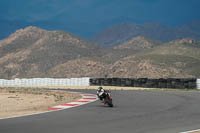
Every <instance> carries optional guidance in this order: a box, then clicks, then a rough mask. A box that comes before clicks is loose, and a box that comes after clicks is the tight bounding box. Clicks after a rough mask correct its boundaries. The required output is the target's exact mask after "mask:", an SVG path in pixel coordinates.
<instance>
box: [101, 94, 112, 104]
mask: <svg viewBox="0 0 200 133" xmlns="http://www.w3.org/2000/svg"><path fill="white" fill-rule="evenodd" d="M102 103H104V104H107V105H108V106H109V107H113V102H112V96H111V93H110V91H105V93H104V95H103V97H102Z"/></svg>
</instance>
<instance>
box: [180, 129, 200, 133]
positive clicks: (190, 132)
mask: <svg viewBox="0 0 200 133" xmlns="http://www.w3.org/2000/svg"><path fill="white" fill-rule="evenodd" d="M194 132H200V129H196V130H191V131H186V132H180V133H194Z"/></svg>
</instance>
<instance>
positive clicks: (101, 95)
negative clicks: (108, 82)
mask: <svg viewBox="0 0 200 133" xmlns="http://www.w3.org/2000/svg"><path fill="white" fill-rule="evenodd" d="M105 93H106V91H105V90H104V89H103V87H101V86H100V87H99V88H98V90H97V96H98V98H99V99H100V100H101V101H102V100H103V98H104V97H105V95H106V94H105Z"/></svg>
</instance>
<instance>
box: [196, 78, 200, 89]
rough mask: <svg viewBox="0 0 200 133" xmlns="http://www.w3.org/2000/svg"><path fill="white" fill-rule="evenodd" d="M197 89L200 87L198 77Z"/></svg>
mask: <svg viewBox="0 0 200 133" xmlns="http://www.w3.org/2000/svg"><path fill="white" fill-rule="evenodd" d="M197 89H200V79H197Z"/></svg>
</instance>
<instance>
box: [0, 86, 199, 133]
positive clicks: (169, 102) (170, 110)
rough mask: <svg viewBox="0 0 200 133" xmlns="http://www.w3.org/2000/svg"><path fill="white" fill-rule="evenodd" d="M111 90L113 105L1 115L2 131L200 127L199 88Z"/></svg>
mask: <svg viewBox="0 0 200 133" xmlns="http://www.w3.org/2000/svg"><path fill="white" fill-rule="evenodd" d="M79 91H80V90H79ZM82 92H87V93H96V91H95V90H93V91H92V90H90V91H89V90H85V91H83V90H82ZM111 93H112V96H113V100H114V104H115V107H114V108H110V107H106V106H104V105H102V104H101V103H100V102H99V101H96V102H93V103H90V104H87V105H83V106H79V107H75V108H70V109H66V110H61V111H56V112H50V113H44V114H39V115H32V116H25V117H20V118H11V119H2V120H0V133H179V132H183V131H188V130H194V129H199V128H200V92H199V91H178V90H174V91H171V90H170V91H162V90H151V91H111Z"/></svg>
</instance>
